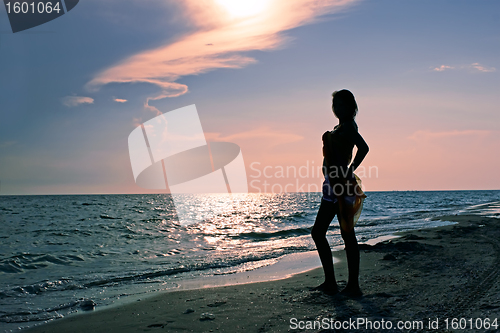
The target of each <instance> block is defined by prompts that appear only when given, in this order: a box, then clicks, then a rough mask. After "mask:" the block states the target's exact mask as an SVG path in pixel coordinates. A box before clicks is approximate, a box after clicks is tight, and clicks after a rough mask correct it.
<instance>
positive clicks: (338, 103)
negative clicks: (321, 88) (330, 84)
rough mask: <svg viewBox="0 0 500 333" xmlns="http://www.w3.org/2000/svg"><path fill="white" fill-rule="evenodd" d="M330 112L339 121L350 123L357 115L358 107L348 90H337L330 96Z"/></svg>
mask: <svg viewBox="0 0 500 333" xmlns="http://www.w3.org/2000/svg"><path fill="white" fill-rule="evenodd" d="M332 97H333V99H332V110H333V114H334V115H335V117H337V118H338V119H339V120H340V121H350V120H353V119H354V118H355V117H356V114H357V113H358V105H357V104H356V100H355V99H354V95H353V94H352V92H350V91H349V90H346V89H343V90H337V91H335V92H334V93H333V94H332Z"/></svg>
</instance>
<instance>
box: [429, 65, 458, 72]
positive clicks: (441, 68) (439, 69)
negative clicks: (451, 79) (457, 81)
mask: <svg viewBox="0 0 500 333" xmlns="http://www.w3.org/2000/svg"><path fill="white" fill-rule="evenodd" d="M454 68H455V67H452V66H447V65H441V66H439V67H436V68H434V69H433V70H434V71H436V72H443V71H445V70H448V69H454Z"/></svg>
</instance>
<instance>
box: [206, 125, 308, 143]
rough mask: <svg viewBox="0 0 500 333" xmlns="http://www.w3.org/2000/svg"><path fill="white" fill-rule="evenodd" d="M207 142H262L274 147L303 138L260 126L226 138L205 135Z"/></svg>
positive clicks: (213, 134)
mask: <svg viewBox="0 0 500 333" xmlns="http://www.w3.org/2000/svg"><path fill="white" fill-rule="evenodd" d="M205 137H206V139H207V140H208V141H227V142H236V143H239V142H242V141H245V140H252V142H253V143H255V142H256V140H263V141H264V142H265V146H266V147H275V146H278V145H282V144H287V143H292V142H297V141H301V140H303V139H304V137H303V136H301V135H297V134H295V133H291V132H285V131H280V130H276V129H272V128H270V127H268V126H262V127H259V128H255V129H252V130H249V131H244V132H239V133H235V134H231V135H227V136H222V135H221V134H220V133H205Z"/></svg>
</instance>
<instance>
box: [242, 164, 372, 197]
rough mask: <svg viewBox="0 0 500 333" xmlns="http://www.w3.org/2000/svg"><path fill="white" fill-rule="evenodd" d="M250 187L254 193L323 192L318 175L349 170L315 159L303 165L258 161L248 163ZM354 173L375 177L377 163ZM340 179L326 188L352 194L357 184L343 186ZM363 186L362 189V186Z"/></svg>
mask: <svg viewBox="0 0 500 333" xmlns="http://www.w3.org/2000/svg"><path fill="white" fill-rule="evenodd" d="M249 167H250V173H249V175H248V177H249V178H250V180H249V190H250V192H257V193H273V194H276V193H285V192H308V193H316V192H322V191H323V186H324V185H322V183H321V181H319V179H324V175H325V174H326V175H329V176H330V177H331V178H333V179H340V180H343V179H346V180H347V181H346V182H347V184H348V185H349V182H348V180H349V179H348V178H349V177H348V176H349V175H348V172H347V171H345V170H342V169H341V168H336V167H332V168H329V169H328V170H327V169H326V168H325V167H324V166H323V165H318V164H317V163H315V161H309V160H307V161H305V163H303V164H302V165H299V166H296V165H265V164H263V163H261V162H252V163H250V166H249ZM355 174H356V176H358V178H359V179H360V180H364V179H367V178H378V177H379V169H378V166H366V167H365V166H360V167H359V168H357V169H356V172H355ZM344 185H345V184H344V183H342V182H337V183H335V184H332V186H331V187H330V188H329V189H328V190H329V191H332V193H331V194H333V195H337V196H340V195H355V194H357V193H356V187H354V186H352V187H350V186H344ZM363 190H364V189H363Z"/></svg>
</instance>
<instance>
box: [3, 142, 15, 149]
mask: <svg viewBox="0 0 500 333" xmlns="http://www.w3.org/2000/svg"><path fill="white" fill-rule="evenodd" d="M16 143H17V142H16V141H4V142H0V148H7V147H11V146H13V145H15V144H16Z"/></svg>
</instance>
